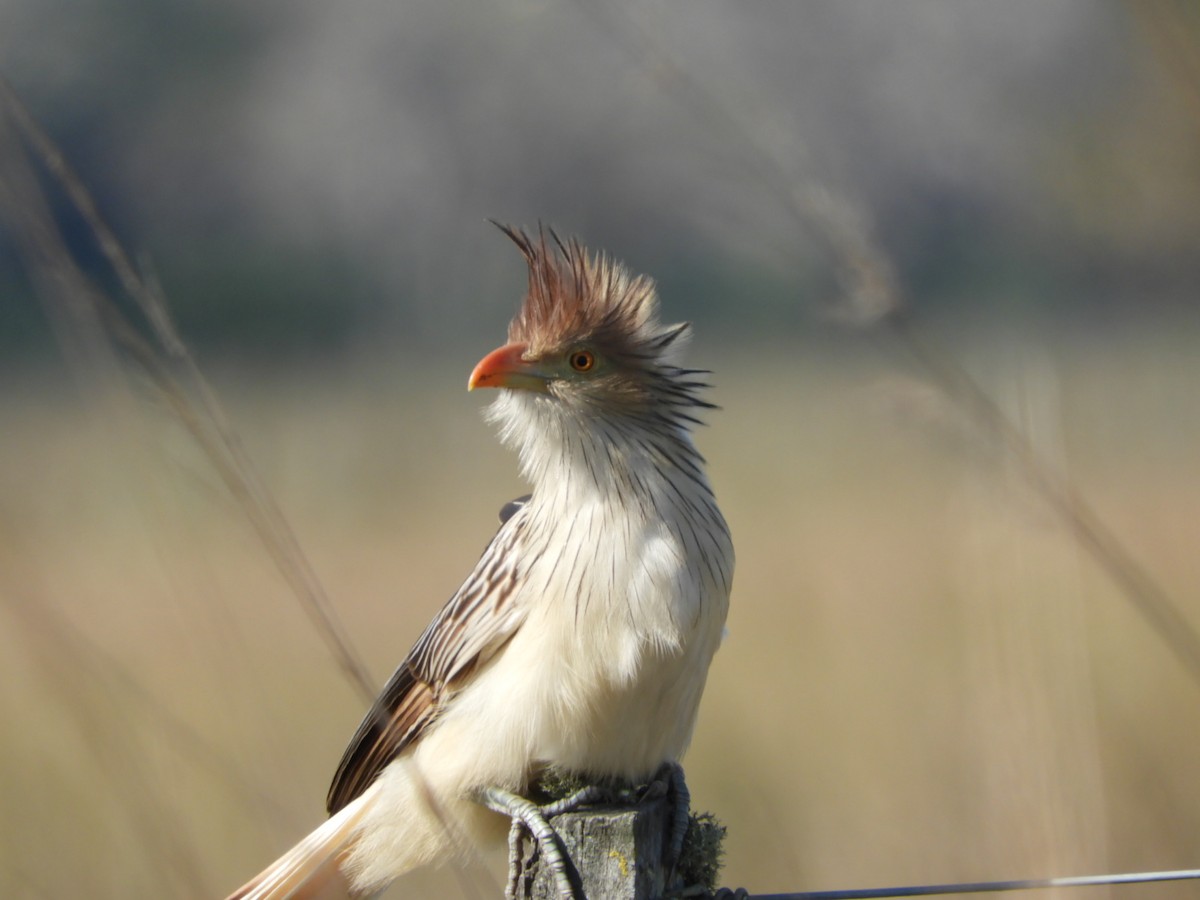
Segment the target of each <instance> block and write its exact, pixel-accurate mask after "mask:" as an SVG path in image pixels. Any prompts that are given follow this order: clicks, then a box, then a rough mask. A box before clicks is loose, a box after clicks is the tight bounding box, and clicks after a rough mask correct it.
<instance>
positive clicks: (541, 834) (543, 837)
mask: <svg viewBox="0 0 1200 900" xmlns="http://www.w3.org/2000/svg"><path fill="white" fill-rule="evenodd" d="M591 790H592V789H591V788H584V789H583V790H582V791H578V792H577V793H575V794H573V795H571V796H570V797H567V798H566V799H565V800H560V801H558V802H557V803H551V804H549V805H547V806H544V807H539V806H537V804H535V803H533V802H532V801H529V800H526V799H525V798H524V797H521V796H519V795H517V794H514V793H513V792H512V791H506V790H504V789H503V788H497V787H489V788H483V789H482V790H480V791H479V793H478V795H477V796H476V799H477V800H478V801H479V803H481V804H483V805H484V806H486V807H487V808H488V809H490V810H492V811H494V812H498V813H502V814H503V815H506V816H509V817H510V818H511V819H512V820H513V825H512V828H511V829H510V831H509V833H508V853H509V872H510V873H513V874H512V877H511V878H510V880H509V884H508V887H507V888H506V889H505V892H504V895H505V897H507V898H509V900H514V898H515V897H516V892H517V887H518V884H519V881H520V870H521V857H522V855H523V854H522V848H521V843H522V835H521V827H522V826H524V827H525V828H528V829H529V833H530V834H532V835H533V837H534V840H536V841H537V844H538V849H539V850H540V851H541V853H542V856H543V857H544V858H545V860H546V865H547V866H549V867H550V871H551V872H552V873H553V874H554V881H555V883H556V884H557V885H558V894H559V896H560V897H561V898H562V900H577V897H576V893H575V886H574V884H572V882H571V875H570V870H569V869H568V867H567V861H566V857H565V856H564V855H563V850H562V845H561V844H560V843H559V840H558V835H557V834H556V833H555V831H554V828H553V827H551V825H550V823H549V822H548V821H547V817H548V816H553V815H557V814H558V813H560V812H566V811H567V809H568V808H569V807H567V806H566V804H568V803H570V802H571V801H575V803H576V805H578V804H579V803H584V802H588V801H587V799H581V800H577V799H576V798H579V797H581V796H582V795H588V792H589V791H591Z"/></svg>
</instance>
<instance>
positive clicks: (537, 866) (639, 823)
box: [517, 797, 671, 900]
mask: <svg viewBox="0 0 1200 900" xmlns="http://www.w3.org/2000/svg"><path fill="white" fill-rule="evenodd" d="M550 824H551V825H553V826H554V830H555V831H557V832H558V835H559V837H560V838H561V839H562V844H563V850H564V851H565V853H566V857H567V859H568V861H569V863H570V864H571V865H572V866H573V867H574V869H575V873H577V874H578V876H579V882H578V884H576V890H577V891H580V890H581V896H583V897H587V898H588V900H610V898H611V900H616V898H620V900H658V898H660V897H662V896H663V894H664V893H665V891H666V888H667V883H666V880H667V875H668V873H667V872H666V870H665V867H664V856H665V850H666V844H667V841H668V840H669V834H670V829H671V804H670V803H669V802H668V800H667V798H666V797H658V798H656V799H653V800H648V801H644V802H642V803H639V804H637V805H636V806H620V807H592V808H587V809H583V810H580V811H578V812H569V813H563V814H562V815H559V816H555V817H554V818H553V819H551V820H550ZM525 849H526V853H525V854H524V858H523V860H522V868H523V871H522V873H521V876H520V881H519V882H518V892H517V896H518V897H520V898H522V900H560V898H559V894H558V885H557V883H556V882H555V880H554V875H553V873H552V872H551V871H550V867H549V866H544V865H541V860H540V858H539V854H538V852H537V848H536V846H535V845H534V842H533V841H532V840H530V841H526V844H525Z"/></svg>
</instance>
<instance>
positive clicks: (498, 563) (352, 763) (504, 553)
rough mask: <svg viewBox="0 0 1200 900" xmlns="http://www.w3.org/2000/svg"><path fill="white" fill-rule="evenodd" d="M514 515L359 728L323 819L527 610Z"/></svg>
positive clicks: (425, 722)
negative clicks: (521, 596) (519, 586)
mask: <svg viewBox="0 0 1200 900" xmlns="http://www.w3.org/2000/svg"><path fill="white" fill-rule="evenodd" d="M518 512H520V510H516V511H514V512H513V513H512V514H511V515H510V517H509V518H507V519H506V520H505V521H504V524H503V525H501V527H500V530H499V531H498V532H496V536H495V537H494V538H492V542H491V543H490V544H488V547H487V549H486V550H484V552H483V556H481V557H480V558H479V562H478V563H476V565H475V569H474V571H472V572H471V575H470V576H469V577H468V578H467V580H466V581H465V582H464V583H463V586H462V587H461V588H459V589H458V593H456V594H455V595H454V596H453V597H451V598H450V601H449V602H448V603H447V604H446V605H445V606H444V607H443V608H442V611H441V612H440V613H438V615H437V617H436V618H435V619H434V620H433V621H432V622H431V623H430V624H429V627H428V628H426V629H425V633H424V634H422V635H421V637H420V639H419V640H418V641H417V643H416V644H415V645H414V646H413V648H412V650H410V651H409V653H408V656H407V657H405V659H404V662H402V663H401V664H400V667H399V668H398V669H396V671H395V673H393V675H392V677H391V678H390V679H388V682H387V684H386V685H385V686H384V688H383V691H382V692H381V693H380V695H379V697H378V698H377V699H376V700H375V703H374V705H373V706H372V707H371V710H370V712H368V713H367V715H366V717H365V718H364V719H363V720H362V724H360V725H359V726H358V731H356V732H355V733H354V737H352V738H351V739H350V744H349V745H348V746H347V747H346V752H345V753H344V754H343V755H342V761H341V763H340V764H339V765H338V769H337V772H336V773H335V774H334V776H333V784H331V785H330V787H329V795H328V797H327V798H326V807H327V809H328V810H329V814H330V815H333V814H334V813H336V812H337V811H338V810H340V809H341V808H342V807H344V806H345V805H346V804H347V803H349V802H350V801H352V800H353V799H354V798H355V797H357V796H358V795H359V794H361V793H362V792H363V791H364V790H366V789H367V787H369V786H370V784H371V782H373V781H374V780H375V778H376V777H377V776H378V775H379V773H380V772H381V771H382V770H383V768H384V766H386V765H387V764H388V763H389V762H391V761H392V760H393V759H395V758H396V756H397V755H399V754H400V752H401V751H403V750H404V748H405V747H407V746H409V745H410V744H412V743H413V742H414V741H416V740H418V739H419V738H420V737H421V735H422V734H423V733H424V731H425V729H426V728H428V727H429V725H430V723H432V722H433V721H434V719H436V718H437V715H438V713H439V712H440V711H441V707H442V703H443V702H444V701H445V700H446V699H447V697H448V696H449V695H450V694H451V693H452V692H453V690H454V688H455V687H457V686H459V685H461V683H462V681H463V679H464V678H466V677H467V676H469V675H470V674H471V673H472V672H474V671H475V670H476V669H477V668H478V667H479V666H480V665H482V664H483V663H485V662H487V661H488V660H489V659H491V658H492V656H493V655H495V653H496V652H497V651H498V650H499V649H500V648H501V647H503V646H504V644H506V643H507V642H508V640H509V639H510V638H511V637H512V636H513V635H514V634H515V633H516V631H517V629H518V628H519V627H520V626H521V623H522V622H523V621H524V620H525V615H526V609H525V608H524V606H523V605H522V604H520V603H518V602H517V592H516V590H515V587H516V581H517V567H518V563H519V560H518V559H517V557H518V556H519V555H520V552H521V548H522V541H521V535H522V532H523V530H524V527H525V517H524V516H522V515H518V514H517V513H518Z"/></svg>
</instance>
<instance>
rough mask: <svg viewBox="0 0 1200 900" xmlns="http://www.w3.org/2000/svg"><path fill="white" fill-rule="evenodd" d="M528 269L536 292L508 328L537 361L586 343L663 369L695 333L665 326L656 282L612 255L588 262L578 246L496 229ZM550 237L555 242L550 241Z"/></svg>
mask: <svg viewBox="0 0 1200 900" xmlns="http://www.w3.org/2000/svg"><path fill="white" fill-rule="evenodd" d="M494 224H495V225H496V226H497V227H498V228H500V230H501V231H503V232H504V233H505V234H506V235H508V237H509V238H510V239H511V240H512V242H513V243H514V244H516V245H517V248H518V249H519V250H520V251H521V255H522V256H524V257H525V261H526V262H527V263H528V264H529V289H528V291H527V293H526V295H525V299H524V302H523V303H522V304H521V309H520V311H519V312H518V313H517V315H516V316H515V317H514V318H513V320H512V323H511V324H510V325H509V326H508V339H509V340H510V341H520V342H522V343H525V344H527V345H528V346H529V350H530V353H531V355H533V356H539V355H541V354H543V353H547V352H551V351H553V350H556V349H561V348H563V347H565V346H568V345H571V344H574V343H579V342H584V343H594V344H596V345H599V346H602V347H604V348H605V349H606V350H607V351H608V352H609V353H612V354H614V355H618V356H621V357H624V358H626V359H628V360H631V361H632V360H641V361H644V362H658V361H664V358H665V357H666V356H667V354H666V351H667V349H668V348H669V347H670V345H671V344H673V343H674V342H675V341H676V340H678V339H679V338H680V337H682V336H684V335H685V334H687V332H688V330H689V326H688V325H687V324H686V323H683V324H679V325H665V326H664V325H661V324H660V323H659V321H658V296H657V294H656V292H655V289H654V282H653V281H652V280H651V279H650V278H647V277H646V276H644V275H637V276H633V275H631V274H630V273H629V271H628V270H627V269H626V268H625V266H623V265H622V264H621V263H619V262H617V261H616V260H614V259H612V257H610V256H608V255H607V254H605V253H597V254H594V255H593V254H589V253H588V252H587V250H586V249H585V248H584V247H583V245H582V244H580V243H579V241H577V240H575V239H574V238H571V239H569V240H567V241H565V242H564V241H563V240H562V239H561V238H560V237H559V236H558V235H557V234H556V233H555V232H554V230H553V229H544V228H543V227H542V226H540V225H539V226H538V232H537V238H536V239H534V238H533V237H531V236H530V235H529V234H528V233H527V232H525V231H524V230H522V229H518V228H513V227H511V226H508V225H502V224H500V223H499V222H496V223H494ZM547 234H548V235H549V241H547Z"/></svg>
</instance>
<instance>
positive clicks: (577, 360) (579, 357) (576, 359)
mask: <svg viewBox="0 0 1200 900" xmlns="http://www.w3.org/2000/svg"><path fill="white" fill-rule="evenodd" d="M569 358H570V360H571V368H572V369H574V370H575V371H576V372H589V371H591V369H592V367H593V366H594V365H596V357H595V354H593V353H592V351H591V350H572V351H571V356H570V357H569Z"/></svg>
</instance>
